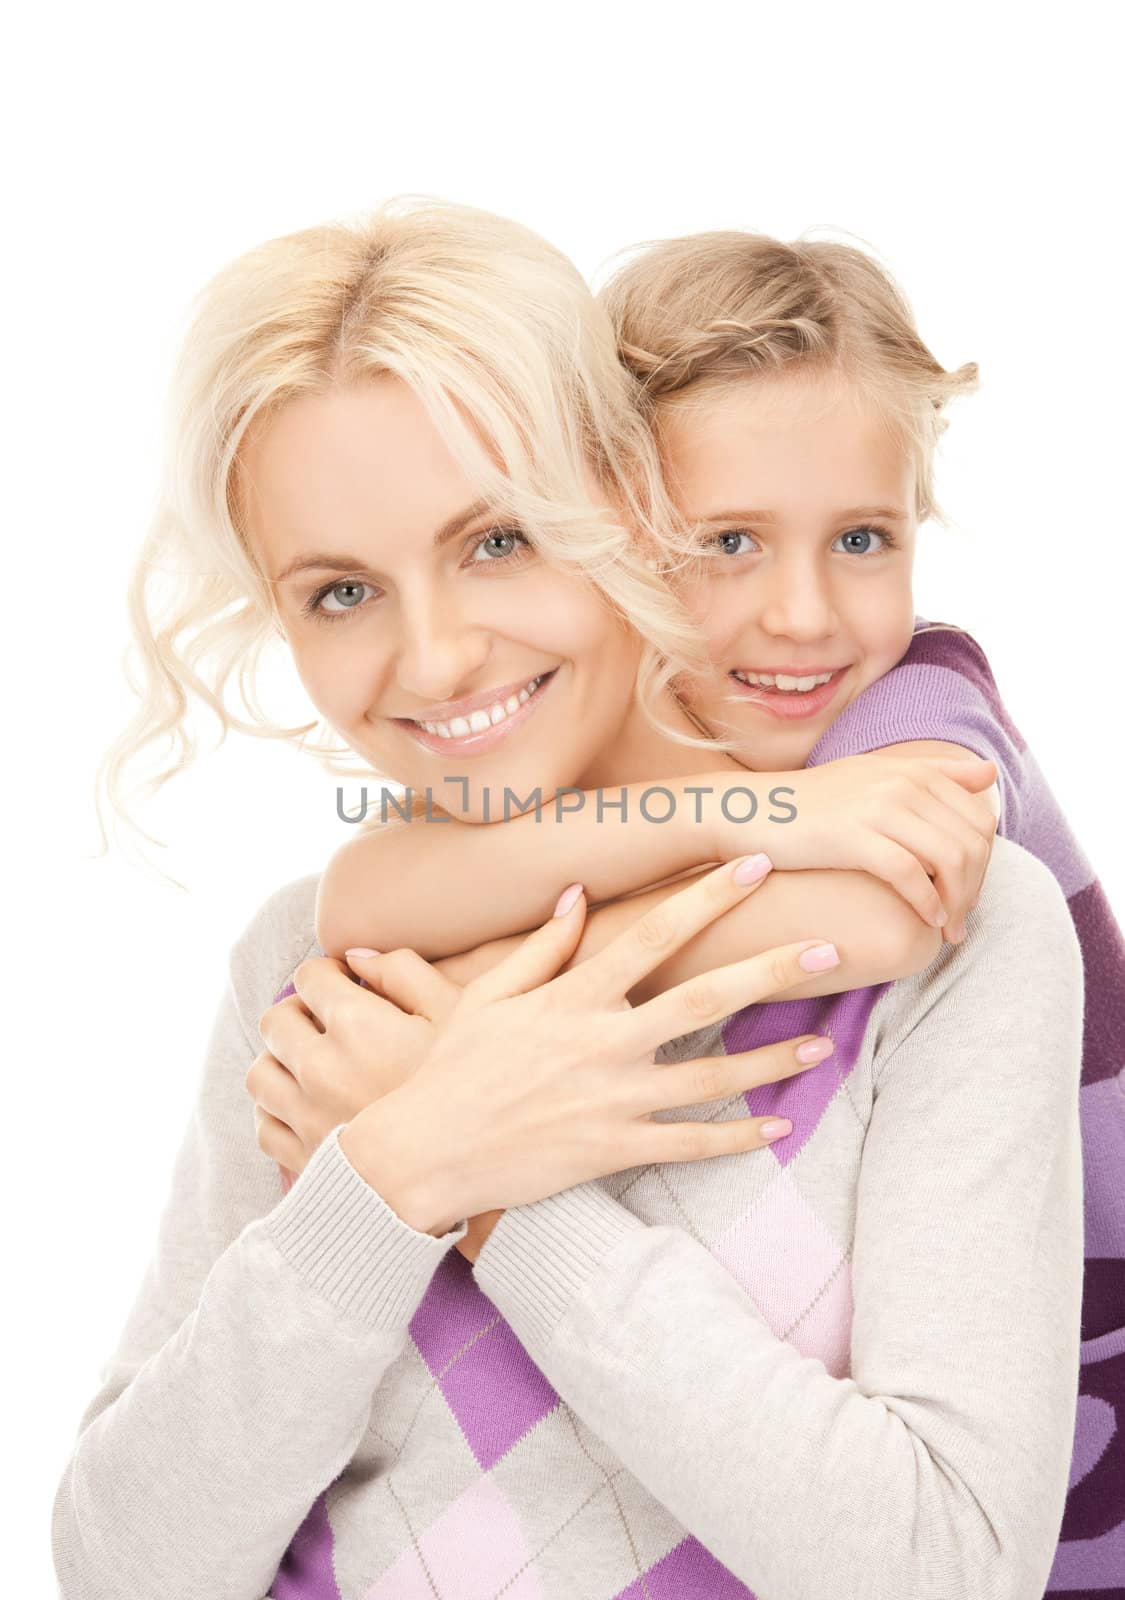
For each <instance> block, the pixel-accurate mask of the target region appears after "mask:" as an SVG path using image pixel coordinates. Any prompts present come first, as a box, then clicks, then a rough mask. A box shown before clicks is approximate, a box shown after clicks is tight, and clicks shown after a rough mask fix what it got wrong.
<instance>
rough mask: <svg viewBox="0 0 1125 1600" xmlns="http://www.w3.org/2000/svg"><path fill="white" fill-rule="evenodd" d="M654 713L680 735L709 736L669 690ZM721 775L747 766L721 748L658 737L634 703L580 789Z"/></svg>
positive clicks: (590, 767)
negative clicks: (705, 747)
mask: <svg viewBox="0 0 1125 1600" xmlns="http://www.w3.org/2000/svg"><path fill="white" fill-rule="evenodd" d="M656 711H657V713H658V715H659V717H660V720H661V721H662V722H664V723H666V724H667V725H668V726H669V727H671V728H675V729H676V730H677V731H678V732H680V733H685V734H690V735H691V736H692V737H693V738H696V739H702V738H706V737H707V730H706V729H705V728H703V727H701V725H700V724H699V723H698V722H696V721H695V720H694V718H692V717H691V716H690V715H689V713H688V712H687V710H686V709H685V707H684V706H683V704H682V703H681V702H680V701H679V700H678V699H677V698H676V697H675V695H674V694H673V693H672V692H671V690H669V689H666V690H664V692H663V693H662V694H661V695H660V696H659V697H658V699H657V701H656ZM720 771H732V772H745V771H746V768H745V767H744V766H742V764H741V763H740V762H738V761H736V760H735V759H734V757H733V756H729V755H727V754H726V752H725V751H723V750H716V749H711V750H707V749H701V748H700V747H699V746H698V745H685V744H678V743H677V742H676V740H675V739H670V738H669V737H668V736H667V735H666V734H663V733H660V732H659V731H658V730H657V729H656V728H654V727H653V726H652V724H651V722H649V720H648V718H647V717H646V716H645V714H644V712H643V711H642V710H641V708H640V706H639V705H638V704H637V702H636V700H635V699H634V701H633V702H632V704H631V705H630V707H629V710H628V712H627V713H626V715H625V718H624V720H623V722H622V724H621V726H620V728H619V729H618V731H617V734H616V735H615V737H614V738H612V739H610V740H608V741H607V742H606V745H605V747H604V749H602V750H601V751H600V752H599V753H598V755H596V756H595V757H594V759H593V760H592V761H591V762H590V764H589V766H588V767H587V768H586V770H585V772H583V774H582V776H581V777H580V778H578V779H577V780H576V786H577V787H579V788H582V789H598V788H601V789H610V788H614V789H616V788H620V787H621V786H622V785H623V784H630V783H648V782H652V783H658V782H659V781H660V780H661V779H662V778H686V777H690V776H692V775H694V774H695V773H700V772H720Z"/></svg>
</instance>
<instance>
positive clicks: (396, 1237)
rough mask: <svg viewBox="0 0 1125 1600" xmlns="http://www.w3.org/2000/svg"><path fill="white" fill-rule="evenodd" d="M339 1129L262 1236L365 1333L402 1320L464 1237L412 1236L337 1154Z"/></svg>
mask: <svg viewBox="0 0 1125 1600" xmlns="http://www.w3.org/2000/svg"><path fill="white" fill-rule="evenodd" d="M346 1126H347V1124H346V1123H340V1124H339V1126H338V1127H335V1128H333V1130H332V1132H331V1133H330V1134H329V1135H328V1137H327V1138H326V1139H324V1140H323V1141H322V1143H321V1144H319V1145H318V1146H317V1148H316V1150H315V1151H314V1153H313V1156H312V1159H311V1160H310V1161H309V1164H308V1166H307V1167H306V1168H305V1170H304V1171H303V1172H302V1173H301V1175H300V1177H299V1178H298V1179H297V1181H296V1183H295V1184H294V1185H293V1187H292V1189H290V1191H289V1193H288V1194H287V1195H286V1196H285V1198H284V1199H283V1200H282V1201H280V1202H279V1203H278V1204H277V1205H276V1206H275V1207H274V1208H273V1210H272V1211H271V1212H270V1214H269V1216H268V1217H267V1218H265V1219H264V1226H265V1230H266V1232H267V1233H268V1234H269V1236H270V1238H271V1239H272V1241H273V1243H274V1244H275V1245H276V1246H277V1248H278V1250H280V1252H281V1254H282V1255H283V1256H284V1257H285V1259H286V1260H287V1261H288V1262H289V1264H290V1265H291V1266H292V1267H293V1268H294V1269H295V1270H296V1271H297V1272H299V1273H300V1274H301V1276H302V1277H303V1278H304V1279H305V1281H306V1282H307V1283H309V1284H311V1286H312V1287H313V1288H314V1289H315V1290H316V1291H317V1293H318V1294H321V1295H323V1296H324V1298H325V1299H326V1300H329V1301H331V1303H332V1304H333V1305H335V1306H338V1307H339V1309H340V1310H341V1311H343V1312H345V1313H346V1314H347V1315H348V1316H352V1317H358V1318H359V1319H360V1321H362V1322H366V1323H367V1324H368V1325H369V1326H371V1327H373V1328H397V1327H403V1326H405V1324H406V1323H408V1322H409V1321H410V1318H411V1317H412V1316H413V1315H414V1313H415V1311H416V1310H417V1309H418V1306H419V1304H420V1302H421V1299H422V1296H423V1295H424V1294H425V1292H426V1289H427V1288H428V1286H429V1282H430V1279H431V1278H432V1277H433V1275H434V1273H435V1272H436V1271H437V1269H438V1267H439V1266H440V1265H441V1261H442V1258H443V1257H444V1256H445V1255H446V1254H447V1253H448V1252H449V1250H451V1249H452V1248H453V1246H454V1245H455V1244H457V1242H458V1241H459V1240H460V1239H463V1238H464V1237H465V1235H466V1233H468V1231H469V1225H468V1222H467V1220H466V1219H464V1218H463V1219H462V1220H461V1221H460V1222H459V1223H458V1224H457V1226H456V1227H455V1228H451V1229H450V1230H449V1232H448V1233H443V1234H442V1235H441V1237H440V1238H434V1236H433V1235H432V1234H429V1233H420V1232H419V1231H418V1229H417V1228H412V1227H411V1226H410V1224H409V1223H408V1222H404V1221H403V1219H402V1218H401V1217H400V1216H399V1215H398V1213H397V1211H394V1210H392V1208H391V1207H390V1206H389V1205H388V1204H387V1202H386V1201H385V1200H384V1199H383V1197H382V1195H380V1194H378V1193H377V1192H376V1190H374V1189H373V1188H372V1187H371V1185H370V1184H369V1183H367V1182H366V1180H365V1179H364V1178H362V1177H361V1176H360V1174H359V1173H358V1172H357V1171H356V1169H355V1168H354V1167H353V1166H352V1164H351V1162H350V1161H349V1160H348V1158H347V1156H346V1155H345V1154H344V1152H343V1150H341V1148H340V1140H339V1135H340V1131H341V1129H342V1128H344V1127H346Z"/></svg>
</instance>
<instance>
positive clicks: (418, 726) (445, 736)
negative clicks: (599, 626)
mask: <svg viewBox="0 0 1125 1600" xmlns="http://www.w3.org/2000/svg"><path fill="white" fill-rule="evenodd" d="M557 670H558V669H557V668H556V667H552V668H551V669H550V671H549V672H541V673H539V674H538V675H537V676H535V677H532V678H528V679H526V680H518V681H517V682H515V683H511V684H506V685H504V686H503V687H501V688H498V689H489V690H485V691H484V692H483V693H482V694H477V695H469V696H467V697H466V698H465V699H463V700H458V701H454V702H453V703H452V704H450V705H448V706H443V707H439V708H436V709H435V710H434V711H433V712H432V713H431V715H430V716H429V717H426V718H421V717H392V718H390V719H389V720H390V721H392V722H394V723H396V724H397V725H398V726H399V727H400V728H404V729H405V730H406V731H407V732H408V733H409V734H410V736H411V737H412V738H413V739H415V740H416V741H417V743H418V744H420V745H422V746H423V747H424V748H425V749H427V750H435V751H437V752H439V753H440V754H445V753H446V752H448V751H453V752H455V753H456V754H457V755H465V756H477V755H483V754H484V753H485V752H486V751H489V750H494V749H495V748H496V746H497V745H498V744H500V743H502V742H503V741H504V740H505V739H507V738H509V737H510V736H511V735H512V734H513V733H514V732H515V731H516V730H517V729H518V728H520V727H522V726H523V724H524V723H525V722H526V721H527V720H528V718H529V717H532V716H534V715H535V712H536V711H537V710H538V708H539V705H540V704H541V702H542V699H543V696H544V694H545V693H546V691H547V688H548V686H549V685H550V683H551V682H552V680H553V679H554V676H555V673H556V671H557Z"/></svg>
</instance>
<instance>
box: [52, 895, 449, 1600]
mask: <svg viewBox="0 0 1125 1600" xmlns="http://www.w3.org/2000/svg"><path fill="white" fill-rule="evenodd" d="M312 883H313V880H311V879H309V880H304V881H303V883H301V884H298V885H295V886H291V887H292V888H293V889H295V890H296V891H297V900H298V902H299V912H300V914H299V915H298V914H295V911H294V895H293V894H292V893H290V892H289V891H288V890H285V891H281V892H280V895H279V896H275V897H273V898H272V899H271V901H268V902H267V903H266V905H265V906H264V907H263V908H262V911H261V912H260V913H259V915H258V917H257V918H256V919H255V920H254V921H253V922H252V923H251V924H250V926H249V928H248V929H247V931H246V933H245V934H244V935H243V937H242V939H241V940H240V941H239V942H238V943H237V944H236V945H235V947H234V949H233V951H232V957H231V963H232V978H231V982H230V983H229V984H228V987H227V990H226V992H225V994H224V996H223V999H222V1002H221V1005H220V1006H219V1008H218V1011H217V1014H216V1017H215V1022H214V1026H213V1029H212V1033H211V1038H210V1043H209V1047H208V1052H207V1057H206V1062H205V1066H204V1069H203V1076H202V1081H201V1083H200V1089H199V1096H198V1100H197V1105H196V1109H195V1112H194V1114H193V1116H192V1119H191V1122H190V1124H189V1126H188V1129H187V1132H186V1134H185V1137H184V1140H183V1143H182V1145H181V1149H180V1153H179V1156H178V1159H177V1162H176V1167H175V1172H174V1176H173V1180H172V1186H171V1193H170V1196H169V1199H168V1202H167V1204H166V1206H165V1210H164V1213H163V1216H162V1219H161V1223H160V1233H159V1242H158V1245H157V1249H156V1253H155V1256H154V1259H153V1261H152V1263H151V1265H150V1267H149V1269H148V1272H147V1274H146V1276H145V1279H144V1282H143V1284H142V1286H141V1289H140V1291H139V1293H138V1295H137V1298H136V1301H135V1303H134V1305H133V1308H132V1310H131V1312H130V1315H129V1317H128V1320H127V1322H126V1325H125V1328H124V1331H123V1332H122V1335H121V1337H120V1340H119V1342H118V1346H117V1349H116V1350H115V1352H114V1354H113V1356H112V1358H111V1360H110V1361H109V1362H108V1363H107V1364H106V1365H105V1366H104V1367H103V1368H102V1372H101V1386H100V1388H99V1389H98V1391H97V1393H96V1394H95V1395H94V1397H93V1399H92V1401H91V1402H90V1404H89V1406H88V1407H87V1409H86V1411H85V1413H84V1414H83V1416H82V1419H81V1421H80V1424H79V1432H78V1438H77V1441H76V1443H75V1446H74V1451H73V1454H72V1455H71V1458H70V1460H69V1462H68V1463H67V1466H66V1470H65V1472H64V1474H63V1476H62V1479H61V1481H60V1483H59V1485H58V1489H57V1492H56V1495H55V1500H54V1507H53V1515H52V1546H53V1553H54V1561H55V1568H56V1573H57V1576H58V1581H59V1593H60V1596H61V1597H62V1600H117V1597H119V1596H123V1595H138V1596H139V1595H157V1594H159V1595H160V1597H161V1600H199V1597H200V1596H203V1595H218V1594H224V1595H235V1594H237V1595H247V1596H249V1595H254V1596H258V1595H264V1594H265V1593H266V1592H267V1591H268V1590H270V1589H271V1586H272V1583H273V1579H274V1575H275V1573H276V1571H277V1568H278V1565H279V1563H280V1562H281V1559H282V1557H283V1555H284V1553H285V1551H286V1549H287V1547H288V1545H289V1543H290V1541H291V1539H292V1538H293V1536H294V1534H295V1533H296V1531H297V1529H298V1528H299V1527H300V1525H301V1524H302V1522H303V1521H304V1519H305V1517H306V1515H307V1514H308V1513H309V1509H310V1507H312V1506H313V1505H314V1502H315V1501H316V1500H317V1498H318V1496H319V1495H320V1494H321V1492H322V1490H323V1489H324V1488H325V1486H326V1485H327V1484H328V1483H330V1482H331V1481H332V1479H333V1478H334V1477H336V1475H337V1474H338V1473H339V1472H340V1471H341V1470H342V1469H343V1468H344V1466H345V1465H346V1464H347V1462H348V1460H349V1459H350V1458H351V1456H352V1455H353V1453H354V1451H355V1449H356V1447H357V1445H358V1443H359V1441H360V1439H361V1438H362V1436H363V1433H364V1430H365V1429H366V1427H367V1425H368V1422H369V1420H370V1414H371V1400H372V1394H373V1392H374V1390H375V1389H376V1387H377V1386H378V1384H379V1382H380V1379H381V1378H382V1375H383V1373H384V1372H385V1371H386V1369H387V1368H388V1367H389V1366H390V1364H391V1363H392V1362H393V1361H394V1360H395V1359H396V1358H397V1356H398V1355H399V1353H400V1351H401V1349H402V1347H403V1344H404V1343H405V1340H406V1336H407V1325H408V1323H409V1320H410V1318H411V1316H412V1315H413V1313H414V1310H415V1308H416V1306H417V1305H418V1304H419V1303H420V1301H421V1298H422V1296H423V1294H424V1293H425V1291H426V1288H427V1286H428V1284H429V1281H430V1278H431V1277H432V1275H433V1273H434V1271H435V1270H436V1269H437V1267H438V1265H439V1264H440V1262H441V1261H442V1259H443V1258H444V1256H445V1254H446V1252H447V1251H448V1250H449V1249H450V1248H451V1247H452V1245H454V1244H455V1243H456V1242H457V1241H458V1240H459V1239H460V1238H462V1237H463V1236H464V1234H465V1231H466V1227H465V1224H464V1223H463V1222H462V1223H461V1224H459V1226H458V1228H457V1229H453V1230H451V1231H450V1232H449V1233H447V1234H445V1235H444V1236H442V1237H441V1238H432V1237H431V1236H430V1235H428V1234H423V1233H418V1232H416V1231H415V1230H414V1229H412V1228H410V1227H409V1226H408V1225H407V1224H406V1223H404V1222H403V1221H402V1220H401V1219H400V1218H399V1217H398V1216H397V1215H396V1214H395V1213H394V1212H393V1211H391V1210H390V1208H389V1207H388V1206H386V1204H385V1203H384V1202H383V1201H382V1199H381V1198H380V1197H379V1195H378V1194H376V1192H375V1191H374V1190H373V1189H371V1188H370V1187H369V1186H368V1185H367V1184H365V1183H364V1182H363V1180H362V1179H361V1178H360V1177H359V1175H358V1174H357V1173H356V1172H355V1170H354V1168H353V1167H352V1166H351V1165H350V1163H349V1162H348V1161H347V1160H346V1158H345V1156H344V1153H343V1151H341V1150H340V1149H339V1146H338V1145H337V1143H336V1140H335V1139H334V1138H333V1139H328V1140H325V1142H324V1144H323V1145H322V1146H321V1147H320V1149H318V1150H317V1152H316V1153H315V1155H314V1157H313V1159H312V1160H311V1161H310V1163H309V1165H308V1167H307V1168H306V1170H305V1172H304V1174H303V1176H302V1179H301V1182H300V1184H298V1185H297V1186H296V1187H295V1188H294V1189H293V1190H292V1192H291V1193H290V1194H289V1195H288V1196H287V1197H286V1198H285V1199H284V1200H282V1199H281V1188H280V1183H279V1178H278V1169H277V1167H276V1166H275V1164H274V1163H273V1162H272V1161H270V1160H269V1159H268V1158H267V1157H266V1156H265V1155H263V1154H262V1152H261V1150H260V1149H259V1148H258V1146H257V1144H256V1141H255V1132H254V1119H253V1117H252V1115H251V1110H252V1106H251V1103H250V1101H249V1099H248V1097H247V1095H246V1093H245V1091H244V1088H243V1083H244V1079H245V1076H246V1073H247V1070H248V1068H249V1065H250V1062H251V1061H252V1060H253V1058H254V1057H255V1055H257V1054H258V1052H259V1051H260V1049H261V1041H260V1039H256V1038H255V1034H256V1027H257V1017H258V1016H259V1015H260V1014H261V1011H262V1010H263V1009H264V1008H265V1006H266V1005H267V1004H268V1001H269V999H270V997H271V996H272V994H273V993H275V992H276V990H277V989H278V988H279V987H280V986H281V983H282V982H283V981H284V978H285V976H286V975H288V973H289V972H290V971H291V970H292V968H293V966H294V964H296V963H298V962H299V961H300V960H301V959H302V957H303V955H304V954H306V953H308V951H309V950H310V949H311V947H312V940H311V912H312Z"/></svg>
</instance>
